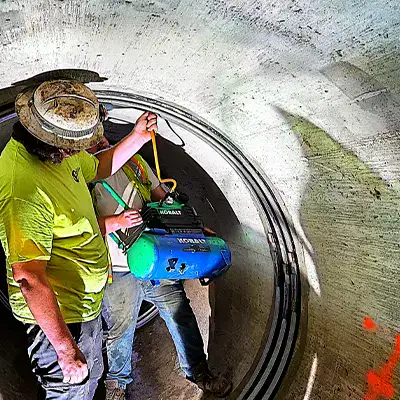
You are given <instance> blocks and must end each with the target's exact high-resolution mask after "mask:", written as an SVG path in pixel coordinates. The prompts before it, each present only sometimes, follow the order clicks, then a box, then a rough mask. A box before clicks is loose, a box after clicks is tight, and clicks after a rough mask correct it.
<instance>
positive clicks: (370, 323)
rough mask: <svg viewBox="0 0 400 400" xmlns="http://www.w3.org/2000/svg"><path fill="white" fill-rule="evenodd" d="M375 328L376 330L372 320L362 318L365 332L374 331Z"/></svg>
mask: <svg viewBox="0 0 400 400" xmlns="http://www.w3.org/2000/svg"><path fill="white" fill-rule="evenodd" d="M376 328H377V325H376V323H375V321H374V320H373V319H372V318H370V317H365V318H364V329H366V330H367V331H375V330H376Z"/></svg>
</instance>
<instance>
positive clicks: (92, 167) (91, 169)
mask: <svg viewBox="0 0 400 400" xmlns="http://www.w3.org/2000/svg"><path fill="white" fill-rule="evenodd" d="M78 156H79V163H80V165H81V169H82V174H83V177H84V178H85V181H86V183H89V182H91V181H92V180H93V179H94V178H95V177H96V175H97V168H98V166H99V160H98V159H97V157H95V156H93V155H92V154H89V153H88V152H87V151H84V150H83V151H81V152H79V153H78Z"/></svg>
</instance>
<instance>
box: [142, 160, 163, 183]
mask: <svg viewBox="0 0 400 400" xmlns="http://www.w3.org/2000/svg"><path fill="white" fill-rule="evenodd" d="M145 163H146V169H147V175H148V178H149V181H150V182H151V190H154V189H155V188H157V187H158V186H160V181H159V180H158V178H157V177H156V175H155V174H154V172H153V170H152V169H151V168H150V165H149V164H147V162H146V161H145Z"/></svg>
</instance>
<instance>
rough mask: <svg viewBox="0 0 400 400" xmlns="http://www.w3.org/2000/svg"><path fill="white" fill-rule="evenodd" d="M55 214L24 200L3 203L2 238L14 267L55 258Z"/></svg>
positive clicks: (1, 215) (0, 237)
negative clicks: (52, 251) (20, 263)
mask: <svg viewBox="0 0 400 400" xmlns="http://www.w3.org/2000/svg"><path fill="white" fill-rule="evenodd" d="M53 226H54V214H53V212H52V211H51V210H49V208H48V207H46V205H45V204H38V203H32V202H29V201H27V200H24V199H20V198H10V199H7V200H3V201H1V202H0V239H1V242H2V245H3V248H4V252H5V255H6V257H7V259H8V261H9V263H10V264H12V263H14V262H26V261H32V260H45V261H48V260H50V258H51V250H52V243H53Z"/></svg>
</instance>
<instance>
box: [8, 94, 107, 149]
mask: <svg viewBox="0 0 400 400" xmlns="http://www.w3.org/2000/svg"><path fill="white" fill-rule="evenodd" d="M35 89H36V87H30V88H28V89H25V90H24V91H23V92H22V93H20V94H19V95H18V96H17V98H16V100H15V111H16V113H17V115H18V119H19V121H20V122H21V124H22V125H23V126H24V127H25V128H26V129H27V130H28V131H29V132H30V133H31V134H32V135H33V136H35V137H36V138H38V139H39V140H41V141H42V142H45V143H47V144H50V145H52V146H55V147H57V148H60V149H65V150H84V149H88V148H90V147H92V146H94V145H96V144H97V143H98V142H99V141H100V139H101V138H102V136H103V134H104V129H103V124H102V123H99V124H98V125H97V127H96V129H95V131H94V133H93V135H92V136H91V137H89V138H88V137H85V138H76V139H66V138H62V137H59V136H57V135H56V134H55V133H52V132H49V131H47V130H45V129H43V128H42V126H41V125H40V123H39V121H38V120H37V118H36V117H35V115H34V114H33V112H32V109H31V102H32V96H33V93H34V91H35Z"/></svg>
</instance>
